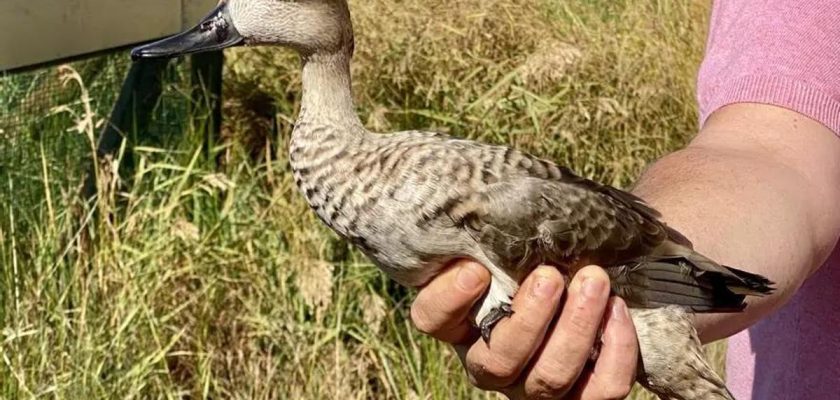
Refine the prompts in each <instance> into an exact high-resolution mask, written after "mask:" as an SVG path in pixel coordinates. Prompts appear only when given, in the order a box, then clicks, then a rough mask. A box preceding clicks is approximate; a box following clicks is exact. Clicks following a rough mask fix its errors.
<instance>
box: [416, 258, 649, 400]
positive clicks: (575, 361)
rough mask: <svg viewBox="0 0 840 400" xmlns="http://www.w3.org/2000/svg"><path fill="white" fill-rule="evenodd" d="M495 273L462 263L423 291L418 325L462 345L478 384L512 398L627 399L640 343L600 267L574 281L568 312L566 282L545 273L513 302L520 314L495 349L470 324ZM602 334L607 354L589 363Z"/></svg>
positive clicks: (550, 270) (504, 325) (501, 329)
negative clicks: (473, 313) (593, 348)
mask: <svg viewBox="0 0 840 400" xmlns="http://www.w3.org/2000/svg"><path fill="white" fill-rule="evenodd" d="M489 284H490V273H489V272H488V271H487V269H485V268H484V267H483V266H481V265H480V264H477V263H475V262H471V261H461V262H457V263H455V265H453V266H452V267H451V268H449V269H448V270H446V271H444V272H443V273H441V274H440V275H439V276H437V277H436V278H435V279H434V280H432V281H431V282H430V283H429V284H428V285H426V286H425V287H424V288H422V289H421V290H420V293H419V294H418V295H417V299H416V300H415V301H414V304H412V307H411V319H412V320H413V321H414V324H415V326H416V327H417V329H419V330H420V331H422V332H424V333H427V334H429V335H431V336H433V337H435V338H437V339H439V340H442V341H445V342H448V343H451V344H453V345H454V347H455V350H456V351H457V353H458V355H459V357H460V358H461V363H462V364H463V365H464V367H465V369H466V371H467V374H468V376H469V378H470V381H471V382H472V383H473V384H474V385H476V386H477V387H479V388H482V389H487V390H495V391H499V392H502V393H504V394H506V395H507V396H508V397H510V398H512V399H547V398H548V399H560V398H563V399H586V400H589V399H593V400H594V399H621V398H624V397H625V396H627V394H628V393H629V392H630V388H631V387H632V385H633V382H634V381H635V377H636V364H637V362H638V357H639V353H638V348H639V346H638V343H637V340H636V331H635V328H634V327H633V322H632V320H631V319H630V315H629V313H628V312H627V307H626V305H625V303H624V302H623V301H622V300H621V299H619V298H616V297H613V298H609V278H608V277H607V275H606V273H605V272H604V271H603V270H602V269H601V268H599V267H595V266H589V267H585V268H582V269H581V270H580V271H578V273H577V274H576V275H575V277H574V279H572V282H571V284H570V285H569V288H568V292H567V295H566V297H565V301H564V302H563V303H562V307H563V309H562V312H561V313H560V314H559V316H557V318H555V316H556V315H557V310H558V308H559V307H560V306H561V297H562V294H563V292H564V290H565V285H564V284H565V282H564V279H563V276H562V275H561V274H560V273H559V271H558V270H557V269H556V268H554V267H539V268H537V269H536V270H534V272H532V273H531V274H530V275H529V276H528V277H527V278H526V279H525V281H524V282H523V283H522V286H521V288H520V290H519V292H517V294H516V296H515V297H514V299H513V302H512V307H513V310H514V314H513V315H512V316H511V317H510V318H506V319H504V320H502V321H500V322H499V323H498V325H497V326H496V327H495V328H494V329H493V333H492V336H491V338H490V343H489V344H487V343H485V342H484V340H482V339H481V338H480V335H478V333H477V330H476V329H475V328H474V327H472V325H471V324H470V322H469V314H470V309H471V308H472V306H473V305H474V304H475V303H476V302H477V301H478V300H479V299H480V298H481V296H482V294H483V293H484V291H485V290H486V289H487V287H488V285H489ZM599 330H603V333H602V335H601V341H602V345H601V349H600V355H599V356H598V358H597V361H595V363H594V365H592V364H587V361H588V359H589V356H590V351H591V349H592V347H593V344H594V343H595V341H596V340H597V339H598V332H599Z"/></svg>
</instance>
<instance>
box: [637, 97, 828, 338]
mask: <svg viewBox="0 0 840 400" xmlns="http://www.w3.org/2000/svg"><path fill="white" fill-rule="evenodd" d="M838 154H840V140H838V139H837V138H836V137H835V136H834V134H833V133H832V132H830V131H829V130H828V129H827V128H825V127H823V126H821V125H819V124H817V123H816V122H814V121H811V120H807V119H805V118H804V117H801V116H800V115H799V114H795V113H793V112H790V111H786V110H781V109H777V108H774V107H769V106H759V105H735V106H730V107H727V108H724V109H722V110H721V111H719V112H718V113H716V115H715V116H713V117H712V119H710V121H709V122H708V123H707V124H706V127H705V128H704V129H703V131H702V132H701V133H700V134H699V135H698V136H697V138H695V140H694V141H693V142H692V143H691V144H690V145H689V146H688V147H687V148H686V149H684V150H681V151H678V152H675V153H673V154H671V155H669V156H667V157H665V158H663V159H662V160H660V161H658V162H657V163H655V164H654V165H652V166H651V167H650V168H649V169H648V171H647V172H646V173H645V174H644V175H643V177H642V178H641V179H640V181H639V184H638V185H637V187H636V189H635V192H636V194H638V195H640V196H641V197H643V198H645V199H646V200H647V201H648V202H649V203H651V204H652V205H653V206H654V207H655V208H657V209H658V210H660V211H661V212H662V213H663V216H664V220H665V221H666V222H667V223H668V224H669V225H671V226H673V227H675V228H676V229H678V230H679V231H681V232H682V233H684V234H685V235H686V236H687V237H688V238H690V239H691V240H692V241H693V243H694V246H695V249H697V250H698V251H700V252H701V253H703V254H705V255H707V256H709V257H711V258H713V259H715V260H717V261H719V262H721V263H723V264H726V265H730V266H733V267H737V268H740V269H744V270H747V271H751V272H755V273H760V274H762V275H765V276H767V277H768V278H770V279H771V280H773V281H774V282H776V288H777V290H776V291H775V293H773V294H772V295H770V296H767V297H762V298H750V299H749V300H748V301H749V306H748V307H747V309H746V310H745V312H743V313H734V314H716V315H703V316H699V317H698V332H699V334H700V336H701V339H702V340H703V341H704V342H709V341H712V340H717V339H720V338H723V337H726V336H729V335H732V334H734V333H736V332H738V331H740V330H742V329H744V328H747V327H748V326H750V325H752V324H753V323H755V322H756V321H757V320H759V319H760V318H762V317H764V316H765V315H767V314H769V313H770V312H772V311H774V310H776V309H778V308H779V307H781V306H782V305H783V304H784V303H785V302H786V301H787V300H788V299H789V298H790V297H791V296H792V295H793V294H794V293H795V292H796V290H797V289H798V288H799V287H800V286H801V284H802V283H803V282H804V280H805V279H806V278H807V277H808V276H810V274H811V273H813V272H814V271H815V270H816V269H817V268H818V267H819V266H820V265H821V264H822V263H823V261H824V260H825V259H826V258H827V257H828V255H829V254H830V251H831V249H832V248H833V247H834V244H835V243H836V242H837V233H838V231H840V218H838V215H837V214H838V213H836V212H833V209H834V208H836V204H835V201H836V199H838V198H840V193H838V192H840V177H839V176H838V175H840V174H837V173H832V171H840V167H838V162H840V161H839V160H838V159H837V158H838V157H837V155H838Z"/></svg>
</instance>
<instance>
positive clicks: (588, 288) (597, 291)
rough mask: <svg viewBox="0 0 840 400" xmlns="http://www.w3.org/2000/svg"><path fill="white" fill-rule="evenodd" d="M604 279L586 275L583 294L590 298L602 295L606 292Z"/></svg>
mask: <svg viewBox="0 0 840 400" xmlns="http://www.w3.org/2000/svg"><path fill="white" fill-rule="evenodd" d="M604 287H605V284H604V281H602V280H600V279H595V278H590V277H585V278H583V295H584V296H585V297H588V298H590V299H595V298H598V297H600V296H601V293H603V292H604Z"/></svg>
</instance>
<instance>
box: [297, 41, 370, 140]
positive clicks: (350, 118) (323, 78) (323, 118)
mask: <svg viewBox="0 0 840 400" xmlns="http://www.w3.org/2000/svg"><path fill="white" fill-rule="evenodd" d="M302 80H303V97H302V98H301V107H300V115H299V116H298V124H299V125H317V126H323V125H327V126H332V127H335V128H338V129H342V130H344V129H347V130H351V131H356V130H357V129H356V128H361V127H362V123H361V121H359V117H358V116H357V115H356V110H355V108H354V106H353V93H352V90H351V86H350V52H348V51H339V52H337V53H332V54H312V55H308V56H305V57H303V75H302Z"/></svg>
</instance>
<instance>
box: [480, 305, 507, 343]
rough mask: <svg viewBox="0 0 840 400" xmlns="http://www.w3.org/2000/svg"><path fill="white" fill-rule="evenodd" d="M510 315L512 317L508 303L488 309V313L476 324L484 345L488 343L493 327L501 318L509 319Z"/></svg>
mask: <svg viewBox="0 0 840 400" xmlns="http://www.w3.org/2000/svg"><path fill="white" fill-rule="evenodd" d="M511 315H513V309H512V308H511V307H510V303H502V304H500V305H499V306H498V307H494V308H492V309H490V313H489V314H487V316H486V317H484V319H482V320H481V322H480V323H479V324H478V328H479V329H480V330H481V337H482V339H484V343H488V344H489V343H490V332H492V331H493V327H495V326H496V324H498V323H499V321H501V320H502V319H503V318H507V317H510V316H511Z"/></svg>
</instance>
